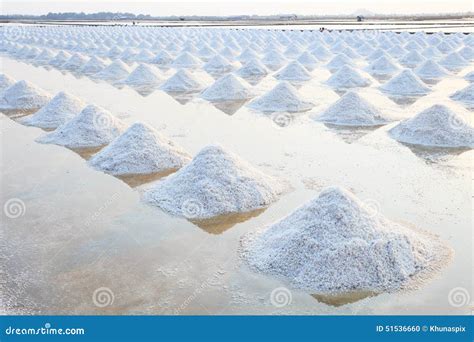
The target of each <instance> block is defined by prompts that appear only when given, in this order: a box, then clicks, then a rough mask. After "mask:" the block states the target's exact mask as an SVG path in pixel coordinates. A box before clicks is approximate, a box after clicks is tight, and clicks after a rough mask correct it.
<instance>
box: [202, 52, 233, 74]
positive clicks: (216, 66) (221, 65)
mask: <svg viewBox="0 0 474 342" xmlns="http://www.w3.org/2000/svg"><path fill="white" fill-rule="evenodd" d="M203 68H204V70H206V71H207V72H209V73H217V72H228V71H230V70H232V69H233V68H234V66H233V65H232V64H230V62H229V61H228V60H227V59H225V58H224V57H222V56H219V55H216V56H214V57H212V58H211V59H210V60H209V61H208V62H207V63H206V64H204V67H203Z"/></svg>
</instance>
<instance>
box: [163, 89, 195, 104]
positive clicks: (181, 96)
mask: <svg viewBox="0 0 474 342" xmlns="http://www.w3.org/2000/svg"><path fill="white" fill-rule="evenodd" d="M166 93H167V94H168V95H169V96H171V97H172V98H173V99H174V100H175V101H176V102H178V103H179V104H180V105H185V104H186V103H188V102H190V101H191V100H192V99H193V98H194V97H195V96H196V94H197V92H171V91H167V92H166Z"/></svg>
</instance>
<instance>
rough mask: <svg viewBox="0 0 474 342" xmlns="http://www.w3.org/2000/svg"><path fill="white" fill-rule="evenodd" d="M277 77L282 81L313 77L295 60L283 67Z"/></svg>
mask: <svg viewBox="0 0 474 342" xmlns="http://www.w3.org/2000/svg"><path fill="white" fill-rule="evenodd" d="M275 78H276V79H277V80H281V81H307V80H310V79H311V74H310V73H309V72H308V70H306V68H305V67H304V66H302V65H301V64H300V63H299V62H297V61H294V62H291V63H290V64H288V65H287V66H286V67H284V68H283V69H281V70H280V71H279V72H278V73H277V74H276V75H275Z"/></svg>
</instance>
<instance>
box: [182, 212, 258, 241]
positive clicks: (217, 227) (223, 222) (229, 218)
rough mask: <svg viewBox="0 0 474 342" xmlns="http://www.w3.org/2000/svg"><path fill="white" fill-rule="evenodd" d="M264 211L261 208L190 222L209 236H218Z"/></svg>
mask: <svg viewBox="0 0 474 342" xmlns="http://www.w3.org/2000/svg"><path fill="white" fill-rule="evenodd" d="M265 210H266V208H262V209H257V210H254V211H249V212H247V213H235V214H226V215H219V216H216V217H213V218H210V219H205V220H190V221H191V222H192V223H194V224H195V225H196V226H198V227H199V228H201V229H202V230H204V231H206V232H208V233H209V234H215V235H219V234H222V233H223V232H225V231H226V230H228V229H230V228H232V227H233V226H235V225H236V224H237V223H241V222H245V221H247V220H249V219H251V218H253V217H257V216H258V215H260V214H261V213H263V212H264V211H265Z"/></svg>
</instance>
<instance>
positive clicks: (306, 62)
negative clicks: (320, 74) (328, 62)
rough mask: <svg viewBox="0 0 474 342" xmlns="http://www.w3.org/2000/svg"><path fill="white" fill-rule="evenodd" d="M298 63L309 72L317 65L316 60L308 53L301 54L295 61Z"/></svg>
mask: <svg viewBox="0 0 474 342" xmlns="http://www.w3.org/2000/svg"><path fill="white" fill-rule="evenodd" d="M297 61H298V63H300V64H301V65H303V66H304V67H305V68H306V69H308V70H309V71H311V70H313V69H314V68H315V67H316V65H317V64H318V60H317V59H316V58H315V57H314V56H313V55H312V54H310V53H309V52H308V51H305V52H303V53H302V54H301V55H300V56H299V57H298V59H297Z"/></svg>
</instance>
